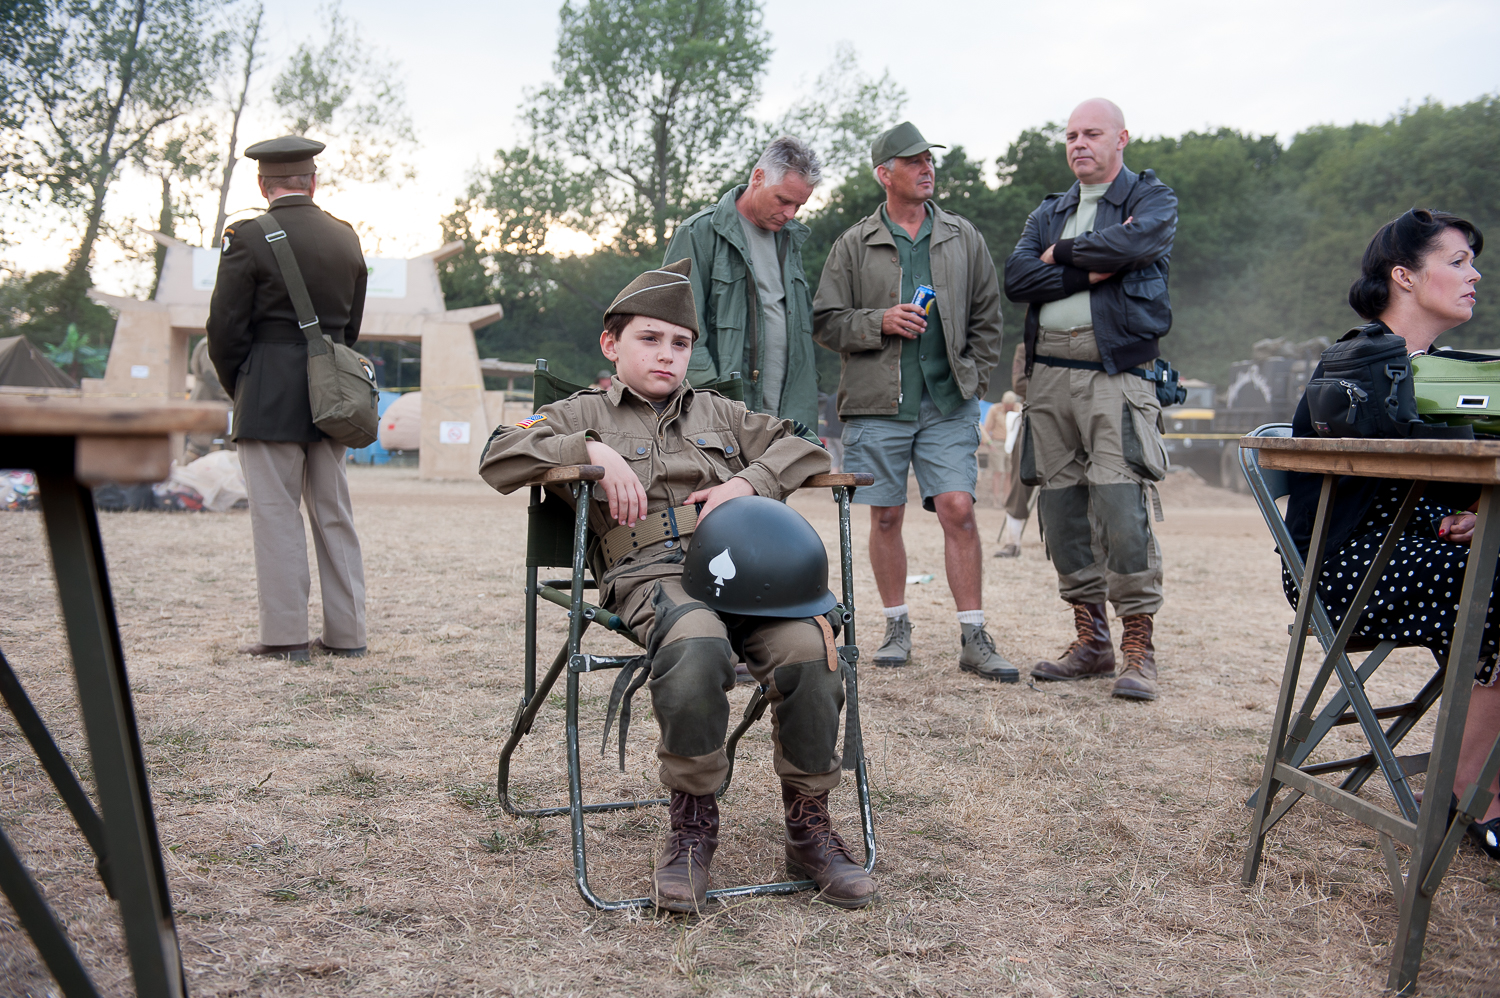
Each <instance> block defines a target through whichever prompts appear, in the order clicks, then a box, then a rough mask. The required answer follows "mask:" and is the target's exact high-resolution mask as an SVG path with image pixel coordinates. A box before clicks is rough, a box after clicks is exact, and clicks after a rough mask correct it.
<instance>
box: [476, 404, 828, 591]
mask: <svg viewBox="0 0 1500 998" xmlns="http://www.w3.org/2000/svg"><path fill="white" fill-rule="evenodd" d="M538 415H539V416H541V417H542V418H541V419H538V420H536V421H535V422H533V423H532V425H531V426H529V427H521V426H501V427H499V428H498V429H496V430H495V432H494V434H493V435H492V436H491V437H490V442H489V445H488V447H487V448H486V449H485V454H484V457H483V458H482V459H481V460H480V464H479V474H480V477H482V478H483V479H484V480H485V481H486V482H489V483H490V485H491V486H493V487H494V488H495V489H497V490H498V491H500V492H504V493H510V492H514V491H515V490H516V489H518V488H520V487H521V486H522V485H524V484H525V483H526V482H528V481H532V480H534V479H535V478H537V477H538V476H539V475H541V473H542V472H544V471H546V470H548V469H549V468H555V467H558V466H559V465H570V464H588V463H590V462H589V454H588V442H589V441H590V440H597V441H599V442H601V443H604V444H607V445H608V446H609V447H611V448H612V449H613V450H615V451H616V452H617V453H619V454H620V455H621V456H622V457H624V458H625V460H626V461H628V462H629V463H630V466H631V467H632V468H634V469H635V472H636V474H637V475H638V476H639V478H640V480H641V485H642V486H643V487H644V488H645V490H646V509H647V512H649V513H658V512H660V511H661V510H663V509H666V508H667V507H669V506H681V505H682V504H683V500H685V499H686V498H687V497H688V496H689V495H691V494H692V493H694V492H696V491H698V490H699V489H707V488H712V487H713V486H715V485H722V484H723V483H725V482H727V481H729V480H730V479H731V478H743V479H745V481H747V482H749V483H750V485H751V487H753V488H754V489H755V492H756V494H757V495H763V496H768V497H770V498H772V499H785V498H786V497H787V496H788V495H790V494H791V493H792V492H794V491H796V489H797V488H798V487H799V486H801V484H802V483H803V482H805V481H806V480H807V479H808V478H810V477H811V476H813V475H820V474H823V473H825V472H827V471H828V468H829V460H828V452H827V451H825V450H824V449H823V448H821V447H819V446H818V445H817V444H816V443H814V442H811V441H809V440H808V439H807V438H805V437H802V436H799V435H798V434H797V433H796V432H795V430H794V429H793V426H792V423H791V422H790V421H788V420H782V419H778V418H776V417H775V416H770V415H766V414H765V413H759V412H750V411H749V410H747V409H746V408H745V406H744V405H743V404H741V403H739V402H731V401H730V400H729V399H726V398H725V397H724V396H722V395H720V394H719V393H717V392H712V391H695V390H693V389H691V388H689V387H688V386H687V384H686V383H685V382H684V384H683V385H681V386H680V387H679V388H678V389H677V391H676V392H675V393H674V394H673V395H672V396H671V398H669V399H668V400H667V404H666V407H665V408H664V409H663V410H662V412H661V413H660V414H658V413H657V412H656V410H655V409H654V408H653V407H652V405H651V403H650V402H648V401H647V400H646V399H644V398H642V397H641V396H640V395H637V394H636V393H635V392H634V391H632V390H630V389H629V388H627V387H625V384H624V382H622V381H621V380H620V379H619V378H618V377H617V378H615V379H614V381H613V383H612V384H611V385H610V387H609V390H608V391H603V390H601V389H598V388H590V389H585V390H584V391H581V392H578V393H577V394H574V395H570V396H568V397H567V398H565V399H562V400H560V401H557V402H554V403H552V404H551V405H545V406H542V407H541V409H539V410H538ZM593 499H594V502H593V505H592V508H591V509H590V510H589V528H590V529H591V530H592V531H593V532H594V534H595V535H596V536H600V537H602V536H603V535H604V534H607V533H608V532H609V531H610V530H612V529H614V528H615V527H616V526H618V524H616V523H615V521H614V520H612V519H610V515H609V501H608V498H607V497H606V496H604V495H603V490H602V489H599V490H597V491H596V492H595V493H594V496H593ZM681 574H682V548H681V547H679V546H675V545H674V546H673V547H670V548H668V547H666V546H665V545H664V544H661V543H658V544H651V545H648V546H646V547H644V548H642V549H640V550H638V551H632V552H631V553H630V554H627V555H625V556H624V557H623V558H621V559H620V560H619V561H618V562H616V563H615V564H614V565H613V566H611V567H610V569H609V571H607V572H605V573H604V577H603V578H602V579H601V580H600V590H601V591H600V601H601V603H603V605H605V606H607V607H609V608H611V609H612V610H617V609H618V607H619V606H620V604H621V603H622V602H623V601H624V599H625V598H626V597H627V596H628V594H629V593H630V591H632V590H634V589H635V588H636V587H637V586H638V585H640V584H641V583H644V582H652V581H655V580H656V579H662V578H668V577H672V576H677V575H681Z"/></svg>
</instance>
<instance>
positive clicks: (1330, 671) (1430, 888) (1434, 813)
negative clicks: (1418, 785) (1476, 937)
mask: <svg viewBox="0 0 1500 998" xmlns="http://www.w3.org/2000/svg"><path fill="white" fill-rule="evenodd" d="M1291 435H1292V433H1291V427H1290V426H1289V425H1288V424H1285V423H1282V424H1267V425H1265V426H1261V427H1259V428H1257V429H1256V430H1255V432H1254V433H1253V434H1251V436H1252V437H1290V436H1291ZM1382 443H1386V442H1385V441H1354V442H1353V444H1354V445H1355V446H1352V447H1351V450H1350V457H1349V458H1348V459H1346V460H1347V461H1348V463H1347V464H1343V465H1341V466H1340V465H1336V464H1335V463H1333V462H1330V461H1329V460H1328V458H1327V455H1326V453H1325V455H1324V456H1323V457H1322V458H1319V459H1317V460H1314V461H1309V462H1304V463H1310V464H1312V466H1313V467H1317V468H1319V470H1318V471H1315V472H1313V473H1315V474H1321V475H1322V476H1323V484H1322V491H1321V494H1320V495H1319V499H1318V513H1317V517H1316V519H1315V520H1314V523H1313V531H1312V537H1311V539H1310V543H1309V547H1308V558H1307V559H1306V564H1303V560H1302V559H1301V558H1300V556H1299V555H1298V554H1297V550H1296V547H1295V545H1294V544H1292V543H1291V536H1290V533H1289V532H1288V531H1287V530H1286V525H1285V522H1284V521H1283V520H1282V518H1281V515H1280V511H1279V510H1277V509H1276V505H1275V499H1276V498H1277V497H1279V496H1280V495H1285V494H1286V493H1287V491H1288V490H1287V487H1286V479H1285V477H1284V476H1285V473H1284V472H1270V473H1269V474H1268V473H1267V471H1265V470H1263V469H1261V467H1260V460H1259V450H1258V449H1256V448H1249V447H1242V448H1241V457H1240V463H1241V467H1242V468H1243V469H1244V472H1245V477H1246V480H1247V481H1248V482H1249V483H1250V487H1251V491H1252V493H1253V494H1254V495H1255V498H1256V503H1257V504H1258V505H1259V507H1260V509H1261V513H1262V515H1263V516H1264V517H1265V519H1266V525H1267V526H1268V527H1270V529H1271V533H1272V535H1273V536H1274V537H1275V538H1276V544H1277V548H1278V549H1279V550H1280V552H1281V555H1282V558H1283V561H1284V562H1285V563H1286V565H1287V567H1288V568H1289V569H1291V570H1292V571H1293V573H1294V574H1296V575H1297V577H1298V578H1299V579H1300V580H1301V581H1300V582H1299V585H1298V589H1299V593H1300V595H1299V598H1298V601H1297V614H1296V618H1295V621H1294V623H1293V624H1292V628H1291V635H1290V637H1291V640H1290V645H1289V648H1288V650H1287V662H1286V669H1285V672H1284V673H1283V676H1282V681H1281V688H1280V693H1279V695H1278V699H1277V706H1276V713H1275V715H1274V717H1273V718H1272V723H1271V735H1270V741H1269V744H1268V747H1267V751H1266V761H1265V769H1264V771H1263V773H1262V776H1261V781H1260V789H1259V791H1258V792H1257V794H1256V796H1255V797H1253V798H1251V805H1252V806H1253V808H1254V812H1255V817H1254V819H1253V820H1252V822H1251V825H1250V842H1249V844H1248V845H1247V846H1246V849H1245V863H1244V870H1243V874H1242V879H1243V882H1244V884H1245V885H1246V886H1250V885H1252V884H1254V882H1255V878H1256V874H1257V872H1258V868H1259V865H1260V859H1261V854H1262V850H1263V848H1264V845H1265V837H1266V834H1267V832H1269V830H1270V829H1271V827H1272V826H1273V825H1274V824H1275V823H1276V822H1277V821H1279V820H1280V819H1281V817H1282V816H1284V815H1285V814H1286V812H1287V811H1288V810H1290V809H1291V807H1292V806H1293V805H1295V804H1296V802H1297V801H1298V800H1300V799H1301V798H1302V797H1303V796H1311V797H1313V798H1314V799H1316V800H1319V801H1321V802H1322V803H1324V804H1327V805H1329V806H1330V807H1333V808H1334V809H1336V810H1338V811H1341V812H1343V813H1344V814H1346V815H1348V816H1349V817H1351V818H1354V819H1355V820H1356V821H1359V822H1360V823H1362V824H1364V825H1366V826H1368V827H1370V828H1372V829H1374V830H1375V831H1376V832H1377V833H1378V834H1379V840H1380V847H1381V852H1382V854H1383V857H1384V859H1385V866H1386V874H1387V876H1388V877H1389V878H1390V881H1391V887H1392V890H1393V891H1394V893H1395V895H1396V900H1397V903H1398V904H1399V905H1400V923H1399V926H1398V928H1397V930H1396V937H1395V940H1394V942H1393V945H1392V947H1391V957H1390V968H1389V974H1388V976H1387V979H1386V987H1387V988H1388V989H1390V990H1391V991H1393V992H1395V993H1396V994H1400V995H1407V994H1413V993H1415V990H1416V986H1417V977H1418V974H1419V972H1420V969H1421V962H1422V949H1423V945H1424V942H1425V939H1426V933H1427V921H1428V918H1429V916H1430V914H1431V909H1432V899H1433V897H1434V895H1435V894H1436V893H1437V890H1438V887H1439V886H1440V885H1441V883H1442V879H1443V875H1444V874H1445V873H1446V872H1447V869H1448V866H1449V864H1450V863H1451V862H1452V859H1453V856H1454V853H1455V852H1456V851H1457V849H1458V844H1459V840H1460V839H1462V838H1463V837H1464V835H1465V832H1466V829H1467V828H1468V826H1469V825H1470V824H1471V823H1472V822H1474V821H1475V820H1477V818H1478V817H1479V816H1482V815H1483V814H1484V813H1485V812H1486V810H1487V809H1488V807H1489V805H1490V802H1491V801H1492V800H1493V799H1494V796H1493V795H1492V794H1491V793H1490V792H1489V790H1488V787H1489V785H1490V784H1491V783H1492V782H1493V781H1494V780H1495V776H1496V773H1497V772H1500V738H1497V739H1496V741H1495V743H1494V744H1493V745H1492V747H1491V748H1490V752H1489V755H1488V756H1487V758H1486V759H1485V762H1484V764H1483V766H1482V767H1481V771H1480V775H1479V777H1478V778H1477V779H1476V780H1475V781H1474V782H1472V783H1470V784H1469V785H1468V787H1466V788H1464V789H1463V792H1462V793H1461V794H1457V796H1458V806H1457V808H1456V811H1455V812H1453V814H1454V816H1453V817H1452V818H1451V819H1450V817H1449V816H1448V809H1447V807H1446V806H1445V802H1444V801H1443V800H1442V798H1444V797H1446V796H1447V795H1448V792H1449V790H1450V789H1452V790H1453V791H1455V792H1456V791H1458V790H1459V788H1458V787H1457V786H1455V785H1454V775H1455V768H1456V765H1457V756H1458V751H1459V743H1460V740H1461V738H1462V730H1463V725H1464V720H1465V713H1466V710H1467V706H1468V702H1469V685H1468V682H1467V677H1466V676H1464V675H1459V674H1457V673H1455V672H1454V671H1453V663H1455V662H1458V663H1465V668H1469V667H1472V665H1471V664H1472V663H1473V662H1474V661H1476V660H1477V659H1478V656H1479V649H1480V647H1481V641H1482V638H1483V632H1484V627H1485V617H1486V614H1487V613H1488V606H1489V598H1488V594H1491V593H1493V590H1494V581H1495V570H1496V560H1497V557H1500V491H1497V489H1496V486H1495V480H1494V474H1495V473H1494V468H1493V464H1494V462H1496V461H1500V454H1496V453H1495V452H1494V450H1493V449H1492V445H1490V444H1478V445H1476V444H1473V443H1470V444H1469V445H1468V447H1469V448H1470V449H1471V450H1478V448H1484V450H1482V451H1480V452H1478V453H1463V452H1460V453H1458V454H1454V453H1452V450H1453V448H1455V447H1456V446H1460V445H1461V442H1457V441H1442V442H1438V441H1423V442H1421V443H1427V444H1431V445H1432V446H1431V447H1429V448H1428V450H1426V451H1423V450H1420V449H1417V448H1416V446H1415V445H1416V444H1417V443H1418V442H1415V441H1413V442H1407V441H1392V442H1391V443H1393V444H1395V445H1396V447H1395V448H1393V449H1390V450H1389V451H1388V452H1387V453H1389V454H1392V455H1395V456H1394V457H1390V458H1385V457H1384V456H1383V457H1382V460H1383V461H1384V462H1385V463H1388V464H1394V465H1395V466H1397V467H1401V466H1406V467H1411V466H1412V465H1413V464H1415V467H1414V468H1412V472H1413V473H1414V474H1413V475H1412V477H1413V478H1415V474H1417V473H1423V474H1425V473H1427V472H1428V471H1429V468H1430V464H1429V462H1432V461H1438V462H1441V461H1443V460H1445V459H1446V460H1448V461H1449V464H1448V465H1446V466H1445V468H1444V473H1443V474H1442V475H1433V476H1432V477H1434V478H1438V477H1442V478H1448V480H1452V481H1472V482H1476V483H1479V484H1480V498H1479V502H1478V505H1477V510H1478V518H1477V521H1476V524H1475V528H1474V536H1473V539H1472V541H1471V543H1470V546H1469V557H1468V563H1467V565H1466V567H1465V571H1464V580H1463V586H1462V592H1461V594H1460V598H1459V602H1458V615H1457V619H1456V620H1455V622H1454V640H1453V647H1452V649H1451V651H1450V654H1449V656H1448V662H1447V663H1445V664H1443V665H1441V666H1440V667H1439V668H1438V670H1437V673H1436V675H1435V676H1434V677H1433V678H1432V679H1431V680H1429V682H1428V683H1427V684H1426V685H1425V686H1424V687H1423V689H1422V691H1421V692H1419V693H1418V694H1417V696H1416V697H1415V698H1414V699H1413V700H1412V701H1410V702H1409V703H1407V704H1401V705H1398V706H1396V707H1390V708H1381V709H1378V710H1377V709H1375V708H1372V707H1371V706H1370V703H1369V700H1368V698H1367V697H1366V696H1365V692H1364V681H1365V680H1366V679H1367V678H1368V677H1369V675H1370V673H1371V672H1373V671H1374V669H1375V668H1376V667H1378V665H1379V664H1380V662H1381V661H1383V660H1384V658H1385V656H1386V655H1388V654H1389V652H1390V651H1391V649H1392V648H1394V647H1395V643H1394V642H1381V643H1379V644H1378V645H1376V647H1375V649H1374V651H1373V652H1372V654H1371V656H1370V658H1367V659H1366V660H1365V662H1364V663H1362V664H1361V667H1360V668H1359V669H1358V670H1356V669H1354V668H1353V667H1352V666H1351V664H1350V662H1349V658H1348V655H1347V651H1348V650H1350V637H1351V634H1352V632H1353V630H1354V628H1355V626H1357V624H1358V621H1359V618H1360V617H1361V615H1362V613H1363V609H1364V607H1366V606H1367V605H1368V604H1369V600H1370V597H1371V596H1372V594H1373V593H1374V591H1375V587H1376V585H1378V583H1379V581H1380V578H1381V576H1382V575H1383V574H1384V572H1385V568H1386V566H1387V565H1388V564H1389V563H1390V559H1391V557H1392V555H1393V554H1394V553H1395V550H1396V547H1397V544H1398V543H1399V541H1400V538H1401V534H1402V532H1403V530H1404V529H1405V527H1406V524H1407V523H1408V522H1409V521H1410V518H1411V515H1412V513H1413V511H1414V510H1415V508H1416V504H1417V501H1418V499H1419V498H1420V497H1421V495H1422V492H1423V489H1424V487H1425V482H1424V481H1423V480H1420V479H1419V480H1414V481H1412V485H1411V488H1410V490H1409V491H1408V492H1407V494H1406V497H1405V498H1404V499H1403V501H1402V504H1401V507H1400V509H1399V510H1398V511H1397V514H1396V518H1395V521H1394V522H1393V523H1392V524H1391V527H1390V529H1389V531H1388V532H1387V533H1386V536H1385V538H1384V540H1383V541H1382V543H1381V546H1380V549H1379V551H1378V552H1377V553H1376V555H1375V558H1374V560H1373V561H1372V562H1371V564H1370V567H1369V569H1368V570H1367V571H1366V573H1365V577H1364V579H1363V580H1361V582H1360V587H1359V590H1358V591H1357V592H1356V594H1355V596H1354V599H1353V601H1352V602H1351V604H1350V611H1349V613H1348V614H1346V615H1345V618H1344V620H1343V622H1342V623H1341V625H1340V627H1339V628H1338V630H1337V632H1333V631H1332V629H1331V628H1330V626H1329V621H1328V618H1327V615H1326V614H1325V613H1324V611H1323V607H1322V604H1321V602H1320V601H1319V599H1318V597H1317V579H1318V577H1319V575H1320V574H1321V571H1322V567H1323V553H1324V552H1323V549H1324V547H1325V545H1326V542H1327V538H1328V532H1329V511H1330V508H1331V504H1332V499H1333V493H1334V489H1335V488H1336V474H1337V473H1336V472H1333V471H1331V470H1323V469H1332V468H1334V467H1343V468H1350V469H1351V470H1352V467H1353V465H1354V464H1355V455H1361V457H1360V460H1359V466H1360V467H1365V468H1368V467H1370V462H1368V461H1365V460H1364V459H1363V455H1368V454H1370V453H1372V452H1371V451H1370V449H1369V448H1360V447H1358V446H1357V445H1359V444H1366V445H1368V444H1382ZM1402 445H1407V446H1405V447H1404V448H1403V446H1402ZM1288 453H1295V452H1288ZM1403 455H1405V456H1410V457H1419V458H1421V460H1419V461H1409V460H1406V459H1405V457H1404V456H1403ZM1302 456H1303V457H1307V456H1308V454H1303V455H1302ZM1471 459H1472V460H1471ZM1466 462H1467V463H1466ZM1294 466H1295V465H1294ZM1367 473H1373V472H1367ZM1450 475H1453V476H1457V477H1452V478H1449V477H1448V476H1450ZM1395 477H1398V478H1399V477H1407V476H1403V475H1396V476H1395ZM1309 635H1314V636H1316V637H1317V638H1318V640H1319V642H1320V643H1321V644H1322V645H1323V646H1324V648H1325V649H1326V652H1325V656H1324V661H1323V664H1322V666H1321V668H1320V669H1319V670H1318V673H1317V675H1316V676H1315V677H1314V681H1313V684H1312V687H1311V688H1310V690H1309V692H1308V695H1307V697H1306V698H1305V699H1304V702H1303V706H1302V709H1301V710H1300V711H1297V712H1295V713H1294V712H1293V710H1292V707H1293V701H1294V698H1295V695H1296V692H1297V690H1296V687H1297V677H1298V672H1299V670H1300V667H1301V663H1302V657H1303V652H1304V648H1305V644H1306V639H1307V637H1308V636H1309ZM1330 638H1331V640H1330ZM1371 659H1373V660H1374V661H1373V664H1372V662H1371ZM1331 675H1336V676H1337V677H1338V680H1339V685H1340V687H1341V689H1340V691H1339V694H1337V695H1336V696H1335V701H1338V700H1339V699H1340V697H1342V701H1343V703H1347V704H1348V705H1350V706H1351V707H1352V711H1349V712H1346V711H1345V710H1344V708H1343V706H1342V705H1339V706H1338V707H1337V709H1335V706H1334V704H1330V706H1329V707H1328V708H1325V711H1324V712H1323V714H1321V715H1319V717H1318V719H1317V720H1314V719H1312V718H1311V716H1310V714H1311V710H1312V708H1313V707H1314V706H1315V705H1316V703H1317V700H1318V698H1319V697H1320V696H1321V694H1322V691H1323V688H1324V686H1325V685H1326V683H1327V681H1328V679H1329V678H1330V676H1331ZM1435 702H1436V703H1440V705H1441V706H1440V709H1439V712H1438V718H1437V727H1436V731H1435V732H1434V735H1433V750H1432V752H1431V753H1423V754H1422V755H1417V756H1406V757H1402V758H1397V757H1396V756H1395V753H1394V748H1395V746H1396V745H1397V744H1398V743H1399V742H1400V741H1401V739H1402V738H1404V737H1405V735H1406V734H1407V733H1408V732H1410V730H1411V728H1412V727H1413V726H1415V724H1416V723H1417V721H1418V720H1419V719H1420V718H1421V716H1422V715H1423V714H1424V713H1425V712H1426V711H1427V709H1428V708H1430V707H1431V706H1432V705H1433V703H1435ZM1351 713H1352V716H1353V721H1354V722H1357V723H1358V724H1359V726H1360V729H1361V731H1362V732H1363V734H1364V735H1365V738H1366V740H1367V741H1368V743H1369V744H1370V748H1371V751H1370V753H1369V754H1367V755H1364V756H1359V757H1356V758H1354V759H1346V760H1341V761H1340V762H1338V763H1327V764H1323V765H1321V766H1303V765H1302V763H1303V762H1304V761H1305V760H1306V758H1307V755H1308V753H1310V752H1311V750H1312V748H1313V746H1315V745H1316V743H1317V740H1318V739H1320V738H1321V737H1322V736H1323V734H1325V733H1326V732H1327V730H1328V729H1329V728H1331V727H1332V726H1333V725H1335V724H1343V723H1351V722H1350V715H1351ZM1387 717H1395V718H1396V722H1395V723H1394V724H1392V725H1391V727H1390V728H1389V729H1387V730H1385V731H1382V730H1381V728H1380V720H1382V719H1384V718H1387ZM1377 767H1378V768H1379V770H1380V771H1381V772H1382V774H1383V775H1384V776H1385V777H1386V781H1387V783H1388V785H1389V786H1390V788H1391V792H1392V795H1393V796H1394V797H1395V799H1396V803H1397V807H1398V808H1399V811H1400V813H1399V814H1397V813H1392V812H1390V811H1387V810H1386V809H1385V808H1383V807H1380V806H1379V805H1377V804H1374V803H1372V802H1370V801H1367V800H1364V799H1363V798H1361V797H1358V796H1356V794H1357V792H1358V790H1359V788H1360V786H1362V785H1363V783H1364V782H1365V780H1366V779H1368V777H1369V776H1370V775H1372V774H1373V773H1374V771H1375V769H1376V768H1377ZM1340 769H1348V770H1350V774H1349V776H1348V777H1346V779H1345V780H1344V783H1343V784H1341V785H1340V786H1334V785H1333V784H1331V783H1328V782H1326V781H1324V780H1323V779H1321V778H1320V775H1321V773H1323V772H1332V771H1338V770H1340ZM1418 772H1426V773H1427V774H1428V781H1427V788H1426V793H1425V794H1424V796H1423V799H1422V804H1421V806H1420V808H1419V807H1417V806H1416V803H1415V801H1414V800H1413V798H1412V795H1411V791H1410V788H1409V787H1407V786H1406V777H1407V775H1409V774H1415V773H1418ZM1283 787H1285V788H1287V789H1289V790H1290V791H1291V792H1290V794H1289V796H1288V797H1287V799H1286V800H1285V801H1283V802H1282V803H1281V804H1279V805H1277V806H1276V808H1275V810H1274V811H1273V810H1272V809H1271V807H1272V804H1273V803H1274V802H1275V797H1276V794H1277V793H1278V792H1279V791H1280V790H1281V789H1282V788H1283ZM1394 840H1399V841H1401V842H1403V843H1404V844H1406V845H1407V846H1408V847H1410V849H1411V859H1410V862H1409V864H1408V866H1407V872H1406V873H1405V875H1403V873H1402V869H1401V862H1400V859H1399V858H1398V856H1397V855H1396V850H1395V848H1394Z"/></svg>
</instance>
